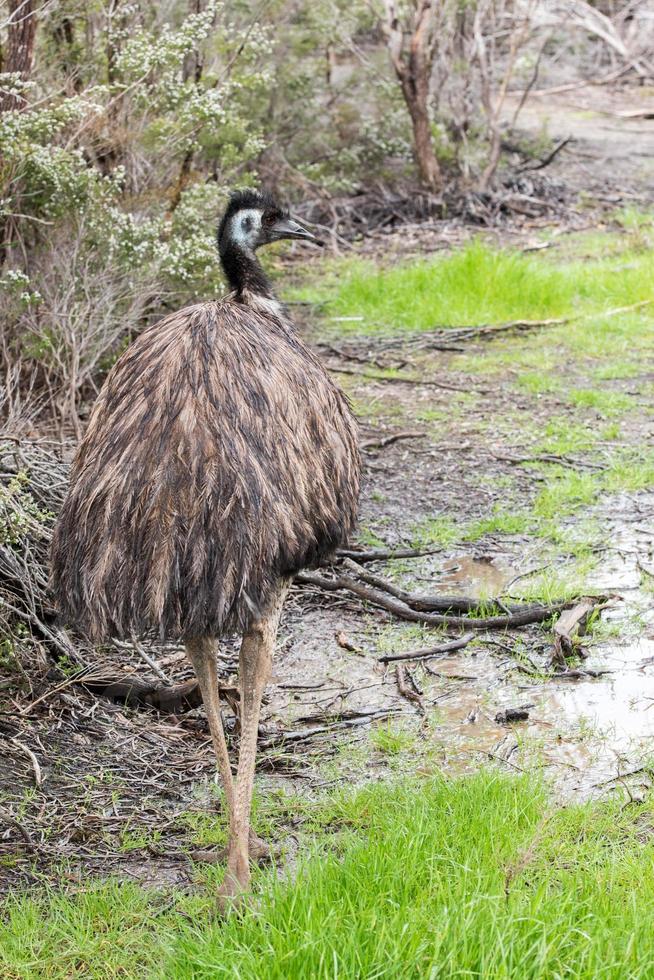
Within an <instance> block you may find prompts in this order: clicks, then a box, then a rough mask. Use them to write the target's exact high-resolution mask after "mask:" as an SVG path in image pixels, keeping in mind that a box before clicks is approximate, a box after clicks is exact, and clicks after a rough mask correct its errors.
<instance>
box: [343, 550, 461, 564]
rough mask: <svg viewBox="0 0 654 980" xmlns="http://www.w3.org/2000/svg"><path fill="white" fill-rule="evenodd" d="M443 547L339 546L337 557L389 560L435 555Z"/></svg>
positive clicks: (359, 559) (361, 560) (359, 560)
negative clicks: (361, 549) (358, 548)
mask: <svg viewBox="0 0 654 980" xmlns="http://www.w3.org/2000/svg"><path fill="white" fill-rule="evenodd" d="M442 550H443V549H442V548H441V547H433V548H370V549H369V550H368V551H358V550H357V549H356V548H339V549H338V551H337V552H336V557H337V558H356V560H357V561H358V562H369V561H390V560H391V559H392V558H422V557H424V556H425V555H437V554H439V553H440V552H441V551H442Z"/></svg>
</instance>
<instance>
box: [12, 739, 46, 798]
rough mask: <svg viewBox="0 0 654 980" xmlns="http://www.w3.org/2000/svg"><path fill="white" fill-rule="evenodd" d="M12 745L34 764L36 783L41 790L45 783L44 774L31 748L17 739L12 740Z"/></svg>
mask: <svg viewBox="0 0 654 980" xmlns="http://www.w3.org/2000/svg"><path fill="white" fill-rule="evenodd" d="M11 742H12V745H15V746H16V748H17V749H20V751H21V752H23V753H24V754H25V755H26V756H27V758H28V759H29V760H30V762H31V764H32V770H33V772H34V782H35V784H36V788H37V789H41V785H42V783H43V774H42V772H41V766H40V765H39V760H38V759H37V758H36V756H35V755H34V753H33V752H32V750H31V749H30V748H29V746H27V745H25V743H24V742H19V740H18V739H17V738H12V740H11Z"/></svg>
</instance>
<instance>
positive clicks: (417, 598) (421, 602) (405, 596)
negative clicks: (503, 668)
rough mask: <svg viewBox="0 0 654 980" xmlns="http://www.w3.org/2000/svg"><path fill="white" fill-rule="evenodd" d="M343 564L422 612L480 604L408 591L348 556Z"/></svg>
mask: <svg viewBox="0 0 654 980" xmlns="http://www.w3.org/2000/svg"><path fill="white" fill-rule="evenodd" d="M343 564H344V565H347V567H348V568H349V569H350V570H351V571H352V572H354V574H355V575H357V576H358V578H360V579H363V581H364V582H367V583H368V584H369V585H372V586H374V588H376V589H381V590H382V591H384V592H388V594H389V595H392V596H395V598H396V599H399V600H400V602H404V603H405V604H406V605H407V606H411V608H412V609H418V610H420V611H421V612H443V613H452V612H460V613H467V612H472V611H473V610H475V609H476V608H477V607H478V606H479V600H478V599H470V598H469V597H468V596H439V595H438V596H433V595H419V594H418V593H416V592H408V591H406V590H405V589H400V588H399V587H398V586H397V585H393V583H392V582H387V581H386V579H383V578H382V577H381V576H380V575H374V574H373V573H372V572H369V571H367V570H366V569H365V568H361V567H360V566H359V565H357V563H356V562H355V561H353V560H352V559H351V558H346V559H345V560H344V562H343ZM522 608H524V607H523V606H508V607H505V611H508V612H513V611H516V610H520V609H522Z"/></svg>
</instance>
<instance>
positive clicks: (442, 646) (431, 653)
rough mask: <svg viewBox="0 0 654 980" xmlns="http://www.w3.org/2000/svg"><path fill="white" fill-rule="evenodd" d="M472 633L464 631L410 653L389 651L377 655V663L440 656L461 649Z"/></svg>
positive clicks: (471, 638)
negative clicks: (460, 634) (447, 640)
mask: <svg viewBox="0 0 654 980" xmlns="http://www.w3.org/2000/svg"><path fill="white" fill-rule="evenodd" d="M474 638H475V634H474V633H464V634H463V636H459V637H458V638H457V639H456V640H450V641H449V643H439V644H438V646H434V647H426V648H425V649H424V650H414V651H413V652H412V653H389V654H386V656H384V657H378V658H377V663H380V664H389V663H393V662H394V661H396V660H427V659H428V658H429V657H441V656H443V654H445V653H452V652H453V651H454V650H462V649H463V648H464V647H467V645H468V644H469V643H470V641H471V640H474Z"/></svg>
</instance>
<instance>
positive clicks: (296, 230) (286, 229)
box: [271, 218, 321, 245]
mask: <svg viewBox="0 0 654 980" xmlns="http://www.w3.org/2000/svg"><path fill="white" fill-rule="evenodd" d="M271 232H272V236H273V239H274V240H275V241H277V240H278V239H280V238H301V239H305V240H306V241H308V242H316V243H317V244H318V245H320V244H321V243H320V242H319V241H318V239H317V238H316V236H315V235H312V234H311V232H310V231H307V230H306V228H303V227H302V225H299V224H298V223H297V221H293V220H292V219H291V218H281V219H280V220H279V221H276V222H275V224H274V225H273V226H272V228H271Z"/></svg>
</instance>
